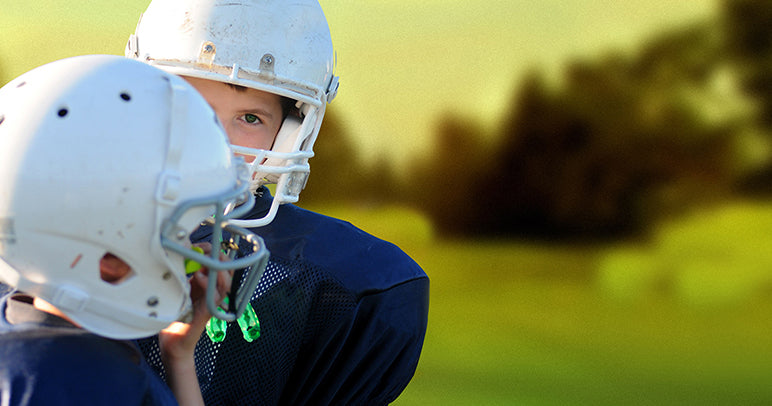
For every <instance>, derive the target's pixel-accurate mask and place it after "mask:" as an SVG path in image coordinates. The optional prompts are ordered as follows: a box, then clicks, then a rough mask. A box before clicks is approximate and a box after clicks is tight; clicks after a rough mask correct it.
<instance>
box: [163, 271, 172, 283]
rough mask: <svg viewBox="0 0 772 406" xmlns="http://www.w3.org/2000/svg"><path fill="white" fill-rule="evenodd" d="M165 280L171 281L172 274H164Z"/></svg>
mask: <svg viewBox="0 0 772 406" xmlns="http://www.w3.org/2000/svg"><path fill="white" fill-rule="evenodd" d="M163 278H164V280H165V281H168V280H169V279H171V278H172V273H171V272H164V276H163Z"/></svg>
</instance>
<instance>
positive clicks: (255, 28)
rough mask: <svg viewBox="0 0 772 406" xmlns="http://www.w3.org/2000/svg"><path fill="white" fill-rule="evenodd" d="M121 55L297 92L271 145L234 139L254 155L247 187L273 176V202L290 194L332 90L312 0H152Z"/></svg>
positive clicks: (303, 171)
mask: <svg viewBox="0 0 772 406" xmlns="http://www.w3.org/2000/svg"><path fill="white" fill-rule="evenodd" d="M126 56H128V57H130V58H135V59H138V60H140V61H143V62H146V63H148V64H151V65H153V66H157V67H159V68H161V69H163V70H165V71H167V72H170V73H174V74H178V75H184V76H190V77H196V78H202V79H210V80H215V81H219V82H224V83H231V84H235V85H241V86H245V87H249V88H254V89H258V90H261V91H266V92H270V93H274V94H278V95H280V96H284V97H288V98H290V99H293V100H296V101H297V102H298V103H297V106H298V107H299V111H300V115H301V116H302V120H296V119H295V117H288V118H287V119H286V120H285V122H284V124H283V126H282V129H281V130H280V132H279V135H277V138H276V140H275V142H274V145H273V147H272V148H271V151H263V150H257V149H250V148H244V147H239V146H234V151H236V152H238V153H241V154H244V155H247V156H254V157H255V158H254V160H253V161H252V172H253V175H252V180H253V189H254V188H257V187H259V186H260V185H262V184H266V183H277V188H276V195H275V196H274V206H275V207H272V208H271V210H270V213H269V214H268V215H267V216H266V217H265V218H263V219H261V220H253V221H250V222H236V223H237V224H240V225H245V226H260V225H264V224H267V223H268V222H270V221H271V220H272V218H273V215H274V214H275V211H276V208H277V207H278V204H282V203H291V202H295V201H297V199H298V195H299V193H300V191H301V190H302V189H303V188H304V187H305V182H306V180H307V176H308V173H309V170H310V169H309V166H308V159H309V158H310V157H312V156H313V144H314V141H315V140H316V136H317V135H318V133H319V128H320V126H321V123H322V118H323V116H324V111H325V107H326V103H328V102H330V101H331V100H332V99H333V98H334V97H335V95H336V93H337V89H338V78H337V77H336V76H335V75H333V65H334V63H335V61H334V54H333V49H332V39H331V37H330V31H329V28H328V26H327V20H326V18H325V16H324V13H323V11H322V8H321V6H320V5H319V3H318V2H317V1H316V0H299V1H297V0H296V1H285V0H267V1H266V0H261V1H258V0H236V1H233V0H193V1H186V2H180V1H177V0H153V1H152V2H151V3H150V5H149V6H148V8H147V10H146V11H145V12H144V13H143V15H142V17H141V18H140V21H139V23H138V24H137V29H136V32H135V34H134V35H132V36H131V37H130V38H129V41H128V44H127V46H126Z"/></svg>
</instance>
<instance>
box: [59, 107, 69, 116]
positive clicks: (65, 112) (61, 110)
mask: <svg viewBox="0 0 772 406" xmlns="http://www.w3.org/2000/svg"><path fill="white" fill-rule="evenodd" d="M67 113H69V111H68V110H67V109H66V108H61V109H59V111H58V112H57V113H56V114H57V115H58V116H59V117H64V116H66V115H67Z"/></svg>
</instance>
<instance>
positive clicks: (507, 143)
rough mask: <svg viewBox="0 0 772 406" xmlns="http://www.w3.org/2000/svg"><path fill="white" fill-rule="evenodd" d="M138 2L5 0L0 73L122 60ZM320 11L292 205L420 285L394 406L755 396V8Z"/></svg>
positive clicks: (760, 370) (759, 76) (763, 29)
mask: <svg viewBox="0 0 772 406" xmlns="http://www.w3.org/2000/svg"><path fill="white" fill-rule="evenodd" d="M148 3H149V0H126V1H120V2H113V1H106V0H92V1H56V0H43V1H41V0H3V4H2V6H0V38H2V40H0V83H5V82H7V81H9V80H10V79H11V78H13V77H15V76H17V75H19V74H21V73H23V72H25V71H27V70H29V69H31V68H33V67H35V66H38V65H41V64H43V63H46V62H50V61H53V60H56V59H60V58H63V57H67V56H72V55H78V54H87V53H109V54H122V53H123V47H124V44H125V41H126V39H127V37H128V35H129V34H131V33H132V32H133V29H134V26H135V24H136V21H137V19H138V17H139V14H140V13H141V11H143V10H144V8H145V7H146V6H147V4H148ZM321 4H322V7H323V8H324V11H325V13H326V15H327V17H328V20H329V23H330V28H331V32H332V37H333V42H334V45H335V50H336V55H337V65H336V71H337V74H338V75H339V76H340V77H341V87H340V92H339V94H338V97H337V98H336V99H335V101H334V102H333V103H332V105H331V106H330V108H329V113H328V114H329V115H328V118H327V120H326V123H325V126H324V127H323V129H322V134H321V135H320V137H319V141H318V142H317V148H316V150H317V157H315V158H313V160H312V169H313V170H312V175H311V178H310V181H309V185H308V187H307V189H306V191H304V192H303V194H302V195H301V202H300V204H301V205H303V206H305V207H309V208H311V209H315V210H318V211H321V212H323V213H326V214H329V215H333V216H337V217H341V218H344V219H347V220H349V221H351V222H352V223H354V224H355V225H358V226H360V227H362V228H364V229H365V230H367V231H369V232H371V233H373V234H375V235H377V236H380V237H382V238H385V239H387V240H390V241H392V242H394V243H396V244H397V245H399V246H400V247H402V248H403V249H404V250H405V251H406V252H407V253H408V254H410V255H411V256H412V257H413V258H414V259H416V261H418V262H419V264H421V265H422V266H423V267H424V269H426V271H427V273H428V274H429V276H430V278H431V280H432V298H431V309H430V319H429V332H428V334H427V338H426V345H425V349H424V353H423V354H422V358H421V363H420V365H419V367H418V370H417V372H416V376H415V378H414V379H413V381H412V382H411V384H410V385H409V386H408V388H407V390H406V391H405V392H404V394H403V395H402V396H401V397H400V398H399V399H398V400H397V402H396V404H399V405H478V404H480V405H510V404H526V405H566V404H578V405H663V404H679V405H683V404H690V405H704V404H710V405H716V404H725V405H749V404H759V405H763V404H770V403H772V386H770V385H769V380H770V378H772V325H771V324H770V323H772V315H770V310H772V254H769V253H768V252H769V247H772V205H770V204H769V201H770V200H769V196H770V193H769V191H772V160H771V158H770V157H771V156H772V155H770V151H771V149H770V137H772V128H771V127H770V125H771V124H772V119H770V117H772V116H771V115H770V113H772V108H770V106H771V105H772V101H771V100H770V99H771V98H772V79H771V77H772V69H771V68H770V66H771V65H770V63H769V61H770V59H771V58H772V5H770V3H769V2H768V1H761V0H756V1H754V0H689V1H667V0H656V1H655V0H649V1H613V0H562V1H557V0H544V1H525V0H509V1H495V0H489V1H476V0H469V1H450V0H445V1H440V0H426V1H420V2H408V1H394V0H381V1H371V0H322V1H321ZM41 164H44V163H41Z"/></svg>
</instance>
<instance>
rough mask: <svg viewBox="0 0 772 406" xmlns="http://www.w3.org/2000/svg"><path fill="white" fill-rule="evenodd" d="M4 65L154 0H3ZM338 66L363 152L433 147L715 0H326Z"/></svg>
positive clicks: (132, 19) (121, 27)
mask: <svg viewBox="0 0 772 406" xmlns="http://www.w3.org/2000/svg"><path fill="white" fill-rule="evenodd" d="M2 2H3V3H2V6H0V38H2V40H1V41H0V75H2V76H1V77H2V78H3V80H4V81H7V80H10V79H11V78H13V77H15V76H18V75H19V74H21V73H23V72H25V71H27V70H29V69H32V68H33V67H35V66H38V65H40V64H43V63H46V62H50V61H53V60H56V59H60V58H63V57H67V56H72V55H78V54H86V53H110V54H122V53H123V47H124V44H125V41H126V38H127V37H128V35H129V34H131V33H132V32H133V30H134V27H135V25H136V21H137V18H138V17H139V14H140V12H141V11H143V10H144V9H145V7H146V6H147V4H148V3H149V0H123V1H112V0H79V1H76V0H68V1H62V0H2ZM320 2H321V4H322V7H323V8H324V11H325V14H326V15H327V18H328V20H329V23H330V29H331V32H332V36H333V42H334V46H335V49H336V53H337V68H336V69H337V73H338V75H340V76H341V87H340V93H339V94H338V98H337V99H336V100H335V101H333V104H332V105H331V107H330V108H331V109H335V110H337V113H339V115H340V117H341V119H343V120H344V124H345V125H346V126H347V130H348V131H349V133H350V134H351V135H352V137H353V140H354V143H355V145H356V146H357V147H359V148H360V150H361V151H362V152H364V154H365V156H366V157H374V156H375V155H377V154H380V153H386V154H389V155H390V156H391V157H394V158H396V159H397V161H398V162H399V163H405V162H407V160H409V159H416V158H418V156H417V153H420V152H426V151H427V148H428V147H429V146H430V145H431V143H430V141H431V138H432V137H433V128H434V127H435V126H436V125H437V121H438V120H439V114H440V113H445V112H447V113H450V114H454V115H458V116H460V117H462V118H469V119H472V120H477V121H479V122H482V123H488V124H489V125H496V124H497V123H498V120H499V119H500V117H501V116H502V115H503V114H504V113H505V112H506V111H507V110H510V109H511V108H512V107H511V106H508V105H507V103H508V102H509V101H510V100H511V98H512V94H513V91H514V90H515V89H516V87H517V84H518V80H519V78H520V76H521V75H522V73H523V72H524V71H525V70H526V69H530V68H539V69H544V70H547V71H548V72H553V73H554V72H558V71H559V70H560V68H561V64H562V63H563V62H565V61H567V60H568V59H569V58H573V57H578V56H586V57H592V56H593V55H596V54H598V53H600V52H603V51H606V50H609V49H632V48H633V47H634V46H636V45H637V44H639V43H640V42H641V41H642V40H643V39H644V38H646V37H649V36H651V35H654V34H656V33H657V32H658V31H661V30H663V29H666V28H671V27H677V26H680V25H683V24H685V23H688V22H689V21H694V20H698V19H702V18H705V17H709V16H712V15H714V14H715V13H716V9H717V2H718V0H684V1H672V0H635V1H620V0H540V1H532V0H486V1H482V0H423V1H407V0H399V1H398V0H321V1H320Z"/></svg>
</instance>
